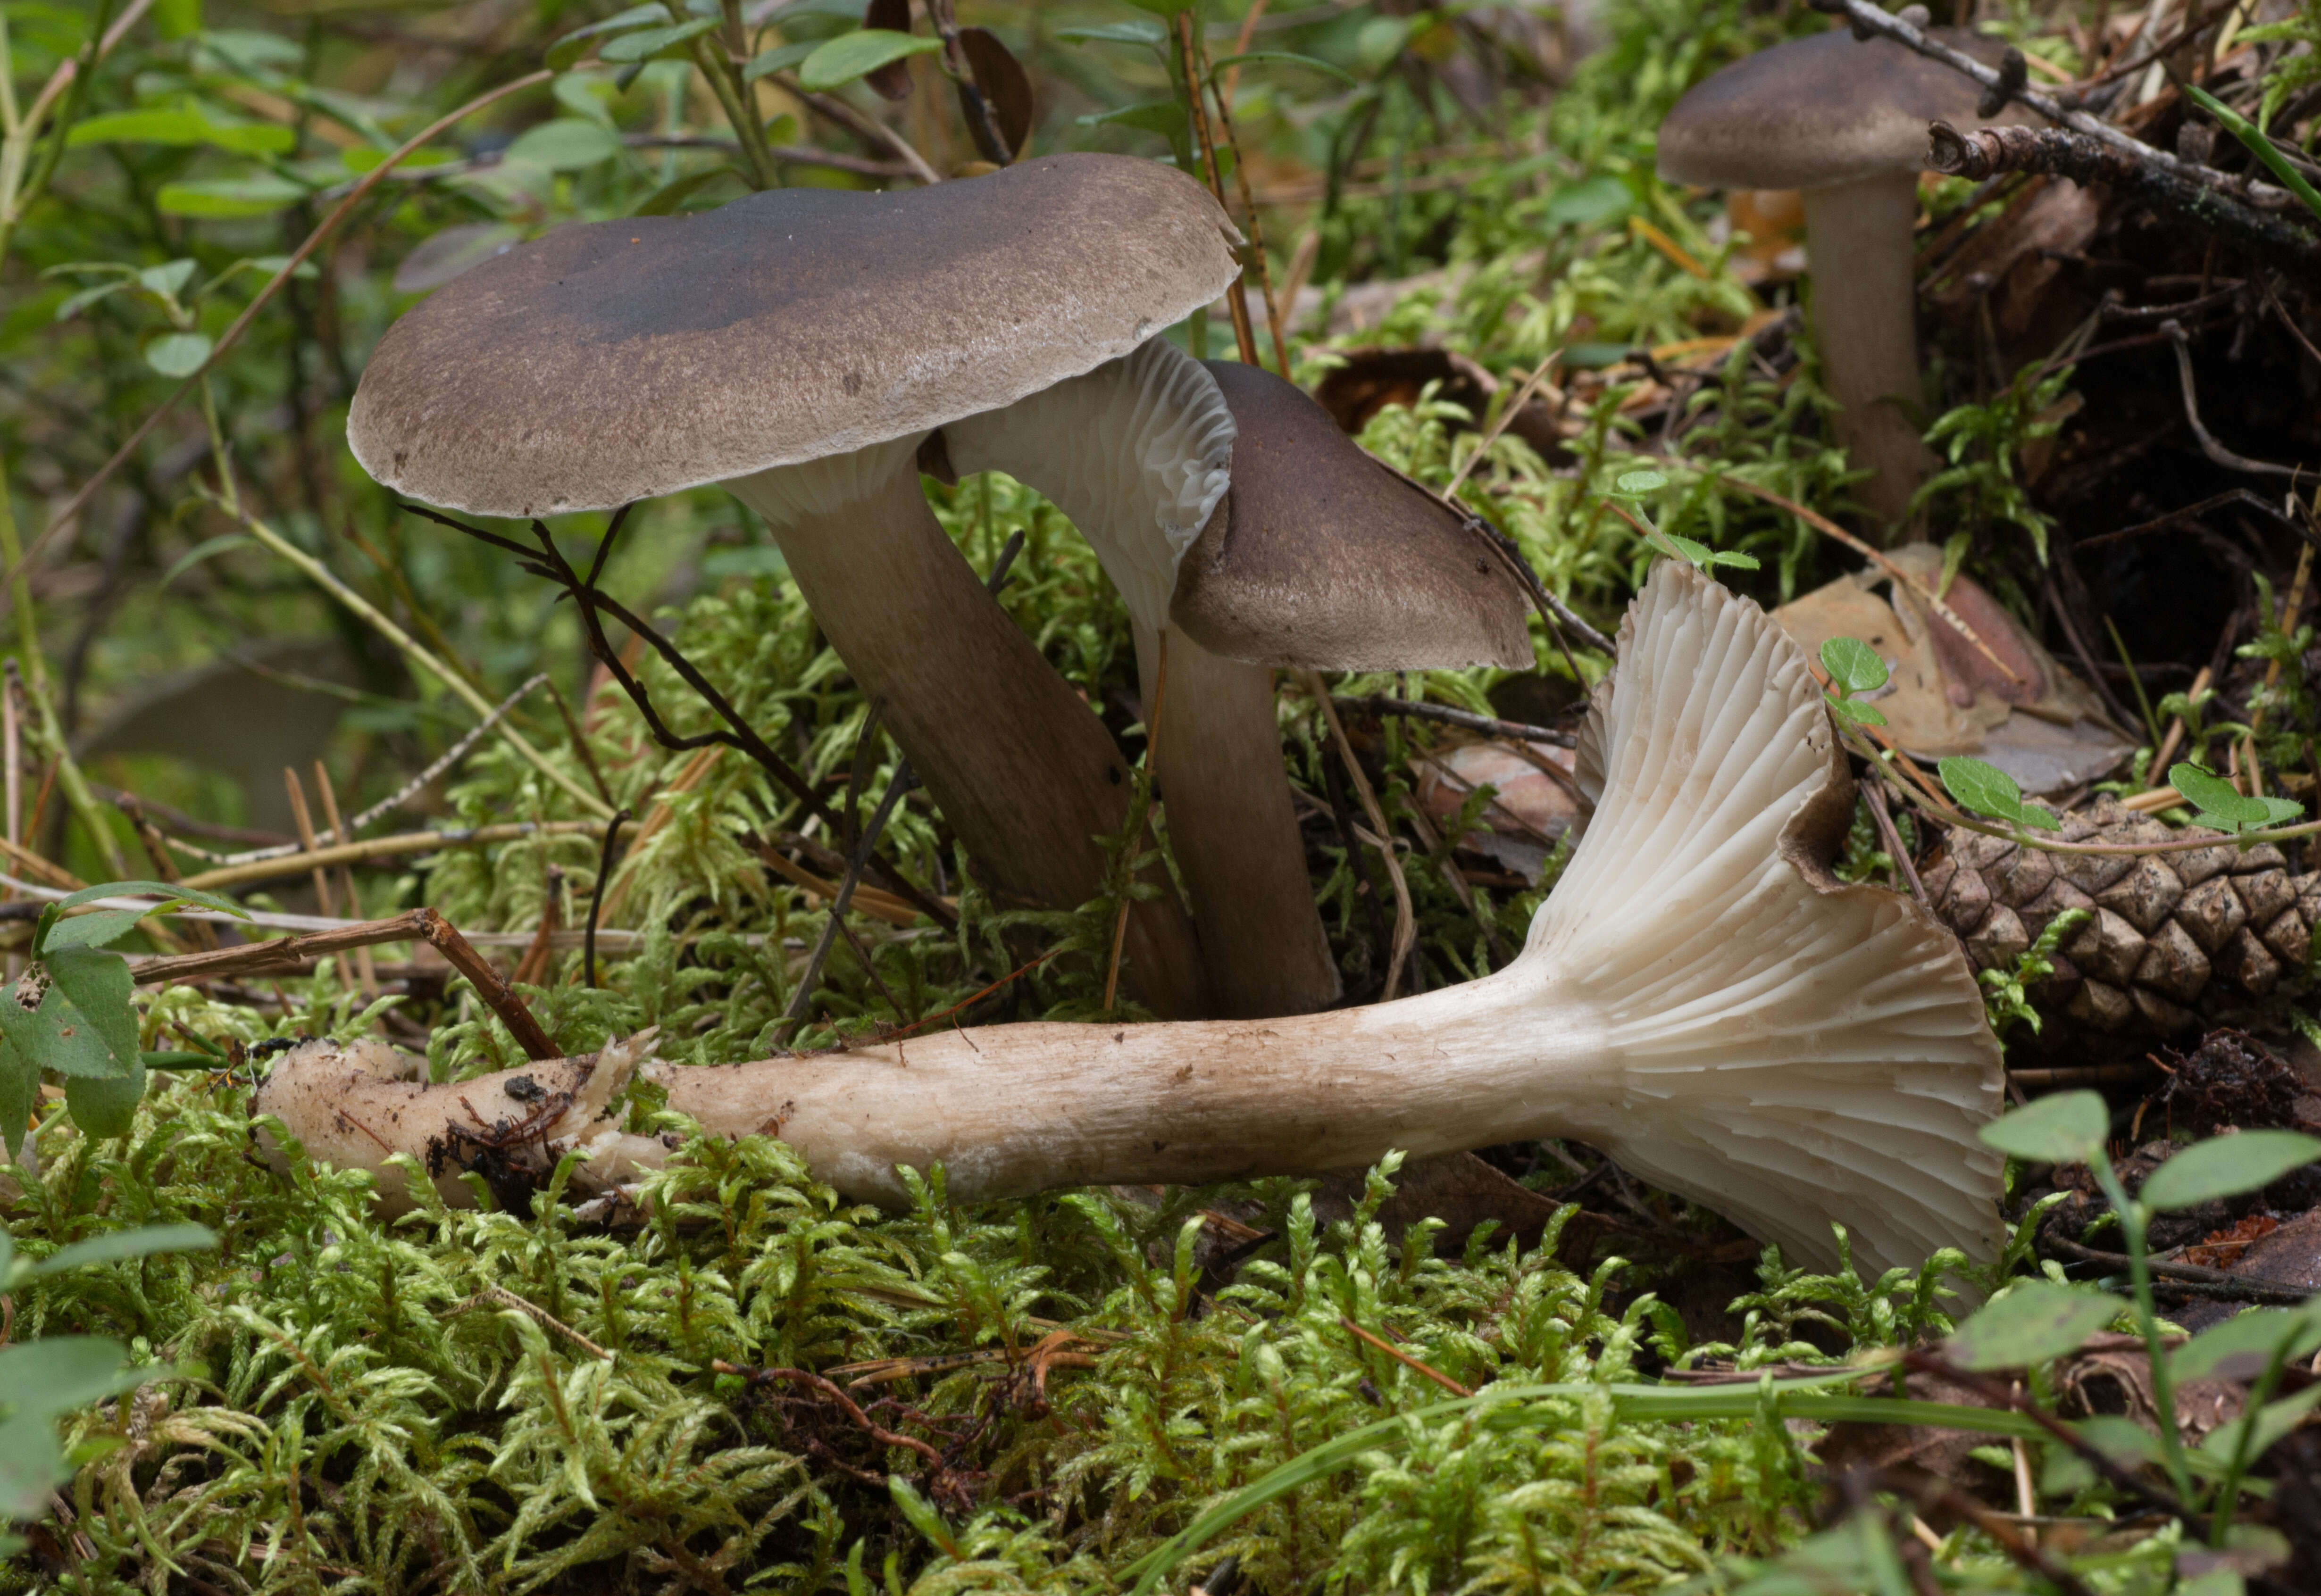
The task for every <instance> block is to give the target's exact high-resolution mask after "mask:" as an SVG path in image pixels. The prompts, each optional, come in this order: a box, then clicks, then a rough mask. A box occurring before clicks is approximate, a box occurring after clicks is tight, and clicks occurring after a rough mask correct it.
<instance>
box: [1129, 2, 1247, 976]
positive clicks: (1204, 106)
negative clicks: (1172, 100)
mask: <svg viewBox="0 0 2321 1596" xmlns="http://www.w3.org/2000/svg"><path fill="white" fill-rule="evenodd" d="M1177 41H1178V44H1179V52H1180V53H1181V55H1182V56H1183V58H1184V62H1185V91H1186V96H1187V98H1188V100H1189V101H1190V102H1191V104H1192V111H1193V131H1194V132H1195V133H1197V134H1198V135H1199V137H1200V141H1201V165H1202V166H1203V168H1206V171H1207V172H1208V174H1209V189H1210V191H1211V192H1212V193H1214V194H1215V195H1216V196H1217V209H1218V210H1220V211H1225V213H1226V214H1228V215H1231V214H1232V212H1231V211H1229V210H1227V208H1226V205H1225V182H1224V178H1223V177H1219V176H1218V175H1217V145H1216V141H1215V138H1213V137H1212V136H1211V135H1210V132H1209V107H1208V102H1207V101H1206V99H1204V98H1203V97H1202V95H1201V65H1200V60H1199V59H1198V56H1197V53H1196V51H1195V49H1194V45H1193V12H1192V8H1191V7H1189V6H1188V7H1187V8H1186V9H1185V10H1183V11H1180V12H1179V13H1178V14H1177ZM1246 277H1247V270H1246V268H1244V269H1243V273H1242V276H1241V277H1235V278H1234V279H1233V286H1232V287H1231V288H1230V289H1228V290H1227V291H1226V293H1225V311H1226V313H1228V314H1230V315H1231V316H1232V317H1233V344H1234V347H1235V349H1236V350H1237V351H1238V352H1239V354H1240V356H1241V358H1242V364H1243V365H1245V366H1252V367H1253V366H1256V365H1257V363H1258V361H1257V334H1256V333H1255V332H1253V331H1251V329H1250V324H1249V293H1248V290H1247V289H1246V288H1245V287H1244V286H1242V285H1243V282H1244V279H1245V278H1246ZM1282 375H1283V376H1288V372H1287V371H1286V370H1285V371H1284V372H1283V374H1282ZM1164 646H1165V645H1164ZM1153 697H1154V698H1155V699H1156V700H1157V699H1158V698H1159V697H1160V694H1157V693H1156V694H1153ZM1123 912H1124V913H1125V910H1124V911H1123ZM1116 940H1117V939H1115V942H1116ZM1106 1007H1110V1004H1109V1003H1107V1004H1106Z"/></svg>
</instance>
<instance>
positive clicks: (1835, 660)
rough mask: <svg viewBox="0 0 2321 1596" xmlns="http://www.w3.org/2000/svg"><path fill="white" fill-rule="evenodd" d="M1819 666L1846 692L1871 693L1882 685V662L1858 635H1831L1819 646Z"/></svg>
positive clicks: (1883, 667)
mask: <svg viewBox="0 0 2321 1596" xmlns="http://www.w3.org/2000/svg"><path fill="white" fill-rule="evenodd" d="M1821 665H1822V668H1823V669H1824V670H1825V671H1827V672H1828V673H1829V674H1830V677H1831V679H1832V680H1833V681H1835V682H1837V683H1839V684H1840V685H1843V687H1844V688H1845V690H1846V691H1847V692H1848V693H1875V692H1877V691H1878V689H1880V687H1883V686H1884V685H1886V662H1885V661H1884V660H1882V659H1880V658H1879V657H1878V650H1877V649H1875V648H1871V647H1870V645H1869V644H1867V643H1865V642H1863V641H1862V640H1861V639H1860V638H1832V639H1829V640H1828V641H1827V642H1825V643H1824V644H1823V645H1822V646H1821Z"/></svg>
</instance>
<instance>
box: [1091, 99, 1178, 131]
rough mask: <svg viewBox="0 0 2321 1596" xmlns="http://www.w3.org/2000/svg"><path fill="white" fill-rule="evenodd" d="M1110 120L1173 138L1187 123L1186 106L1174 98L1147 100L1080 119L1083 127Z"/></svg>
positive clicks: (1095, 125)
mask: <svg viewBox="0 0 2321 1596" xmlns="http://www.w3.org/2000/svg"><path fill="white" fill-rule="evenodd" d="M1105 122H1117V123H1119V124H1120V125H1121V126H1122V127H1129V128H1136V129H1139V130H1140V131H1144V132H1148V133H1158V134H1160V135H1161V137H1162V138H1164V139H1171V140H1173V139H1176V138H1178V137H1179V136H1180V135H1181V134H1182V133H1183V132H1184V131H1185V128H1186V125H1187V124H1186V121H1185V108H1184V107H1183V106H1182V105H1180V104H1178V103H1177V102H1176V101H1174V100H1147V101H1146V102H1145V103H1144V104H1141V105H1123V106H1122V107H1121V108H1120V109H1119V110H1117V111H1099V112H1097V113H1096V114H1095V115H1093V116H1083V117H1081V118H1079V125H1080V126H1081V127H1098V126H1101V125H1102V124H1104V123H1105Z"/></svg>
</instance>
